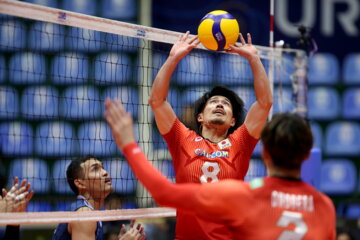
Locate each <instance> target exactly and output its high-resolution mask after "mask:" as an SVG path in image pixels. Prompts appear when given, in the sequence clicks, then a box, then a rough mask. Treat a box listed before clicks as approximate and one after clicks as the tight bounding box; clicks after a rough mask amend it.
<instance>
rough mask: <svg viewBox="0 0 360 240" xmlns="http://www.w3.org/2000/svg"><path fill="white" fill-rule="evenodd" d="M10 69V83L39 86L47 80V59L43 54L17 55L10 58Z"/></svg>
mask: <svg viewBox="0 0 360 240" xmlns="http://www.w3.org/2000/svg"><path fill="white" fill-rule="evenodd" d="M9 69H11V71H9V79H10V83H14V84H38V83H43V82H45V79H46V66H45V57H44V56H43V55H41V54H37V53H31V52H22V53H17V54H15V55H13V56H12V57H11V58H10V62H9Z"/></svg>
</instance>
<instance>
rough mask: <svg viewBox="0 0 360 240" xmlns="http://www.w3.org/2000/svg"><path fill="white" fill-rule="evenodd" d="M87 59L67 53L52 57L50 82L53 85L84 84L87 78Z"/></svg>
mask: <svg viewBox="0 0 360 240" xmlns="http://www.w3.org/2000/svg"><path fill="white" fill-rule="evenodd" d="M88 73H89V59H88V58H87V56H85V55H83V54H81V53H76V52H67V53H65V54H59V55H57V56H55V57H54V59H53V62H52V65H51V76H52V81H53V82H54V83H55V84H59V85H62V84H74V85H78V84H84V83H86V82H87V80H88V78H89V74H88Z"/></svg>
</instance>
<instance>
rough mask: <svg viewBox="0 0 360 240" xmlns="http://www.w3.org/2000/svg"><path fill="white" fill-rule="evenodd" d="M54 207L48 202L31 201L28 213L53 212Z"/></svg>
mask: <svg viewBox="0 0 360 240" xmlns="http://www.w3.org/2000/svg"><path fill="white" fill-rule="evenodd" d="M51 211H53V209H52V206H51V204H50V203H49V202H46V201H36V200H31V201H30V202H29V204H28V206H27V208H26V212H51Z"/></svg>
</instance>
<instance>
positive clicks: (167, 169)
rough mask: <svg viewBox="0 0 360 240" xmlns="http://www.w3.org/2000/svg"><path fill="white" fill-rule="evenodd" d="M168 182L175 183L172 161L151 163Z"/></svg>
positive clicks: (160, 160) (164, 160)
mask: <svg viewBox="0 0 360 240" xmlns="http://www.w3.org/2000/svg"><path fill="white" fill-rule="evenodd" d="M151 163H152V164H153V165H154V166H155V167H156V168H157V169H158V170H159V171H160V172H161V173H162V174H163V175H164V176H165V177H166V178H167V179H169V181H172V182H175V170H174V165H173V163H172V160H171V159H170V160H168V159H159V160H154V161H152V162H151Z"/></svg>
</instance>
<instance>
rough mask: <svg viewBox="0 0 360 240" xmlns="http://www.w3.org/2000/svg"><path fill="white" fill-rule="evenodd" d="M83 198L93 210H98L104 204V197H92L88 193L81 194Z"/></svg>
mask: <svg viewBox="0 0 360 240" xmlns="http://www.w3.org/2000/svg"><path fill="white" fill-rule="evenodd" d="M83 196H84V198H85V199H86V200H87V201H88V202H89V203H90V205H91V206H92V207H93V208H94V210H99V209H100V208H101V207H102V206H103V205H104V198H102V197H93V196H91V195H90V194H86V193H85V194H83Z"/></svg>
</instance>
